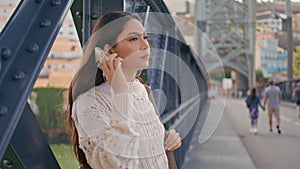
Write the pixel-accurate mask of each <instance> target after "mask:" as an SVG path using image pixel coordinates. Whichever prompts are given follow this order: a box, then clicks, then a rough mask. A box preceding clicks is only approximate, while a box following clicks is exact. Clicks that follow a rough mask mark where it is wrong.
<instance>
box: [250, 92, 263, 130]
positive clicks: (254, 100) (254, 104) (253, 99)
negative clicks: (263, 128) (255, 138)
mask: <svg viewBox="0 0 300 169" xmlns="http://www.w3.org/2000/svg"><path fill="white" fill-rule="evenodd" d="M246 103H247V107H248V108H249V115H250V118H251V127H250V132H253V133H254V134H257V122H258V114H259V111H258V106H260V107H261V108H262V109H263V110H264V111H265V107H264V106H262V104H261V101H260V98H259V97H258V96H257V95H256V89H255V88H253V89H251V94H250V95H248V96H247V98H246Z"/></svg>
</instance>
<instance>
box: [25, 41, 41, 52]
mask: <svg viewBox="0 0 300 169" xmlns="http://www.w3.org/2000/svg"><path fill="white" fill-rule="evenodd" d="M38 50H39V45H38V44H36V43H32V44H31V45H29V47H28V48H27V51H28V52H36V51H38Z"/></svg>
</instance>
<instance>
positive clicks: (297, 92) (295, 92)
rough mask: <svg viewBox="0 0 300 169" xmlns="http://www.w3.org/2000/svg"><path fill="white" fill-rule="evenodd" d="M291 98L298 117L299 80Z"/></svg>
mask: <svg viewBox="0 0 300 169" xmlns="http://www.w3.org/2000/svg"><path fill="white" fill-rule="evenodd" d="M292 100H293V101H295V103H296V110H297V113H298V118H300V82H298V83H297V87H296V88H295V89H294V91H293V96H292Z"/></svg>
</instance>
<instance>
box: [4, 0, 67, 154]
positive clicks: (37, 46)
mask: <svg viewBox="0 0 300 169" xmlns="http://www.w3.org/2000/svg"><path fill="white" fill-rule="evenodd" d="M71 4H72V1H69V0H44V1H40V0H36V1H32V0H23V1H21V2H20V3H19V5H18V7H17V9H16V10H15V12H14V14H13V15H12V17H11V18H10V20H9V22H8V23H7V25H6V26H5V27H4V29H3V31H2V32H1V35H0V51H1V53H0V54H1V59H2V61H1V65H2V66H1V74H0V95H1V97H0V112H1V115H0V135H1V137H0V159H2V157H3V155H4V153H5V150H6V148H7V146H8V144H9V142H10V140H11V138H12V135H13V133H14V131H15V129H16V126H17V124H18V122H19V119H20V117H21V116H22V112H23V110H24V107H25V105H26V102H27V98H28V96H29V94H30V93H31V91H32V88H33V85H34V83H35V81H36V79H37V77H38V75H39V73H40V70H41V69H42V66H43V63H44V62H45V60H46V58H47V56H48V53H49V51H50V49H51V47H52V44H53V42H54V40H55V38H56V36H57V34H58V32H59V30H60V27H61V25H62V23H63V20H64V18H65V16H66V14H67V12H68V10H69V8H70V7H71Z"/></svg>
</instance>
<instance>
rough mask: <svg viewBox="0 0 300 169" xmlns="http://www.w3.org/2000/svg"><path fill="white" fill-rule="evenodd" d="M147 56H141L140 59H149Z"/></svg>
mask: <svg viewBox="0 0 300 169" xmlns="http://www.w3.org/2000/svg"><path fill="white" fill-rule="evenodd" d="M149 56H150V55H149V54H145V55H143V56H142V57H141V58H142V59H149Z"/></svg>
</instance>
